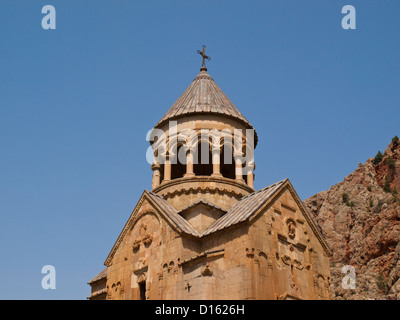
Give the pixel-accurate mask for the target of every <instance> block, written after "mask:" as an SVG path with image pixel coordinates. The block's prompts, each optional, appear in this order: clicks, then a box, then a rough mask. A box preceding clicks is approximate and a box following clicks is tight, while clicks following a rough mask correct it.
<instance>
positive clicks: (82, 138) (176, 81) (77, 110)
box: [0, 0, 400, 299]
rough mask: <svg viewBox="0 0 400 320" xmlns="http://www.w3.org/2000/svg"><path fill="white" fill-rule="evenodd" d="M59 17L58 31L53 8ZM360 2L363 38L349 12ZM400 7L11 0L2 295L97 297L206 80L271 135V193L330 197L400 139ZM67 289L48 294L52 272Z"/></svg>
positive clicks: (2, 92) (3, 121) (0, 192)
mask: <svg viewBox="0 0 400 320" xmlns="http://www.w3.org/2000/svg"><path fill="white" fill-rule="evenodd" d="M46 4H51V5H53V6H54V7H55V9H56V30H43V29H42V27H41V20H42V17H43V16H44V15H43V14H42V13H41V8H42V7H43V6H44V5H46ZM347 4H351V5H354V6H355V8H356V12H357V20H356V22H357V25H356V30H344V29H342V27H341V20H342V17H343V16H344V15H343V14H342V13H341V8H342V7H343V6H344V5H347ZM399 10H400V2H398V1H388V0H386V1H378V0H374V1H368V0H363V1H342V0H340V1H339V0H335V1H328V0H323V1H321V0H307V1H306V0H302V1H299V0H293V1H289V0H284V1H282V0H276V1H275V0H274V1H265V0H262V1H255V0H252V1H227V0H219V1H215V0H214V1H205V0H203V1H192V0H190V1H187V0H186V1H173V0H170V1H161V0H160V1H153V0H149V1H131V0H126V1H125V0H118V1H115V0H114V1H111V0H110V1H105V0H102V1H99V0H97V1H89V0H87V1H77V0H69V1H58V0H48V1H37V0H26V1H22V0H13V1H11V0H2V1H1V2H0V41H1V42H0V43H1V50H0V66H1V69H0V70H1V71H0V84H1V85H0V214H1V223H0V234H1V236H0V240H1V241H0V246H1V252H2V259H1V261H2V262H1V264H0V279H1V283H2V290H1V292H0V299H85V298H86V297H87V296H88V295H89V292H90V288H89V286H88V285H87V284H86V282H87V281H88V280H90V279H91V278H92V277H93V276H95V275H96V274H97V273H98V272H100V271H101V270H102V269H103V267H104V266H103V262H104V260H105V258H106V257H107V255H108V252H109V250H110V249H111V247H112V245H113V244H114V242H115V240H116V238H117V236H118V235H119V232H120V231H121V229H122V227H123V226H124V224H125V222H126V220H127V218H128V217H129V215H130V213H131V212H132V210H133V208H134V206H135V205H136V202H137V201H138V199H139V197H140V195H141V193H142V192H143V190H144V189H150V188H151V175H152V172H151V170H150V166H149V165H148V163H147V162H146V157H145V154H146V150H147V147H148V142H147V141H146V139H145V138H146V133H147V131H148V130H150V129H151V128H152V127H153V126H154V125H155V124H156V123H157V121H158V120H159V119H160V118H161V117H162V116H163V114H164V113H165V112H166V111H167V110H168V109H169V107H170V106H171V105H172V104H173V103H174V102H175V100H176V99H177V98H178V97H179V96H180V94H181V93H182V92H183V91H184V90H185V89H186V87H187V86H188V85H189V84H190V82H191V81H192V80H193V78H194V77H195V76H196V75H197V74H198V72H199V68H200V65H201V57H200V56H199V55H198V54H197V53H196V50H198V49H201V46H202V45H203V44H205V45H206V46H207V54H209V55H210V56H211V57H212V61H210V62H209V63H208V64H207V66H208V72H209V74H210V75H211V76H212V77H213V78H214V79H215V81H216V82H217V84H218V85H219V86H220V87H221V88H222V90H223V91H224V92H225V93H226V94H227V96H228V97H229V98H230V99H231V100H232V101H233V103H234V104H235V105H236V106H237V107H238V109H239V110H240V111H241V112H242V113H243V114H244V116H245V117H246V118H247V119H248V120H249V121H250V123H252V124H253V126H254V127H255V128H256V130H257V133H258V136H259V144H258V146H257V148H256V151H255V160H256V164H257V169H256V171H255V173H256V180H255V187H256V189H260V188H262V187H264V186H267V185H269V184H271V183H274V182H276V181H278V180H281V179H283V178H286V177H288V178H289V179H290V180H291V182H292V184H293V185H294V187H295V189H296V190H297V192H298V193H299V195H300V197H301V198H302V199H306V198H307V197H309V196H311V195H313V194H315V193H317V192H319V191H322V190H327V189H328V188H329V187H330V186H331V185H333V184H335V183H337V182H339V181H341V180H342V179H343V178H344V177H345V176H346V175H348V174H349V173H351V172H352V171H354V169H355V168H357V165H358V163H359V162H362V163H364V162H365V161H366V160H367V159H368V158H369V157H373V156H375V154H376V152H377V151H378V150H382V151H383V150H384V149H385V148H386V146H387V145H388V143H389V142H390V141H391V138H392V137H393V136H394V135H396V134H397V135H399V134H400V131H399V117H400V109H399V101H400V90H399V88H398V86H399V83H400V81H399V80H400V79H399V78H400V76H399V71H400V59H399V52H400V42H399V38H400V37H399V36H400V20H399V19H398V15H399ZM47 264H50V265H53V266H54V267H55V268H56V289H55V290H43V289H42V287H41V280H42V277H43V275H42V274H41V269H42V266H44V265H47Z"/></svg>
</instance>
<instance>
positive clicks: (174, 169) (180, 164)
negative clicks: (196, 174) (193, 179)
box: [171, 145, 186, 180]
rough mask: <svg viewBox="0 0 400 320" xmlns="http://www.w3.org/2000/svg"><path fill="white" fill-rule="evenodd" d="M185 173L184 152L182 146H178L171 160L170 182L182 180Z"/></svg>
mask: <svg viewBox="0 0 400 320" xmlns="http://www.w3.org/2000/svg"><path fill="white" fill-rule="evenodd" d="M185 173H186V150H185V147H184V146H183V145H180V146H178V148H177V152H176V154H175V155H174V157H173V158H172V159H171V180H172V179H178V178H182V177H183V175H184V174H185Z"/></svg>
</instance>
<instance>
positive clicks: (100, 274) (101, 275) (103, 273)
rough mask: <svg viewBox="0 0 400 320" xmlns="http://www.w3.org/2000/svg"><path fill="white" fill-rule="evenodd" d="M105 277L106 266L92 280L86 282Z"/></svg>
mask: <svg viewBox="0 0 400 320" xmlns="http://www.w3.org/2000/svg"><path fill="white" fill-rule="evenodd" d="M105 277H107V268H105V269H104V270H103V271H101V272H100V273H99V274H98V275H97V276H95V277H94V278H93V279H92V280H90V281H89V282H88V284H91V283H93V282H96V281H99V280H101V279H103V278H105Z"/></svg>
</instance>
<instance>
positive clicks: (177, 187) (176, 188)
mask: <svg viewBox="0 0 400 320" xmlns="http://www.w3.org/2000/svg"><path fill="white" fill-rule="evenodd" d="M207 182H210V185H209V186H207V185H206V186H196V187H193V186H190V184H193V183H207ZM172 187H173V188H172ZM168 189H172V190H168ZM234 189H239V190H240V189H241V190H242V191H239V190H234ZM153 192H155V193H158V194H162V195H163V197H164V198H166V199H168V198H173V197H176V196H180V195H182V194H186V195H187V194H193V193H211V194H215V193H218V194H220V195H230V196H232V197H235V198H237V199H240V198H242V197H243V196H245V195H247V194H249V193H251V192H254V189H253V188H250V187H249V186H247V185H246V184H244V183H239V182H236V181H235V180H233V179H228V178H223V177H221V178H215V177H203V176H202V177H196V176H195V177H184V178H179V179H174V180H170V181H168V182H164V183H162V184H161V185H159V186H157V187H156V188H154V189H153Z"/></svg>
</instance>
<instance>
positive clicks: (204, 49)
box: [197, 45, 211, 67]
mask: <svg viewBox="0 0 400 320" xmlns="http://www.w3.org/2000/svg"><path fill="white" fill-rule="evenodd" d="M202 47H203V51H200V50H197V53H198V54H200V55H201V56H202V57H203V63H202V65H201V66H202V67H205V66H206V59H207V60H211V58H210V57H209V56H207V55H206V46H205V45H203V46H202Z"/></svg>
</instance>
